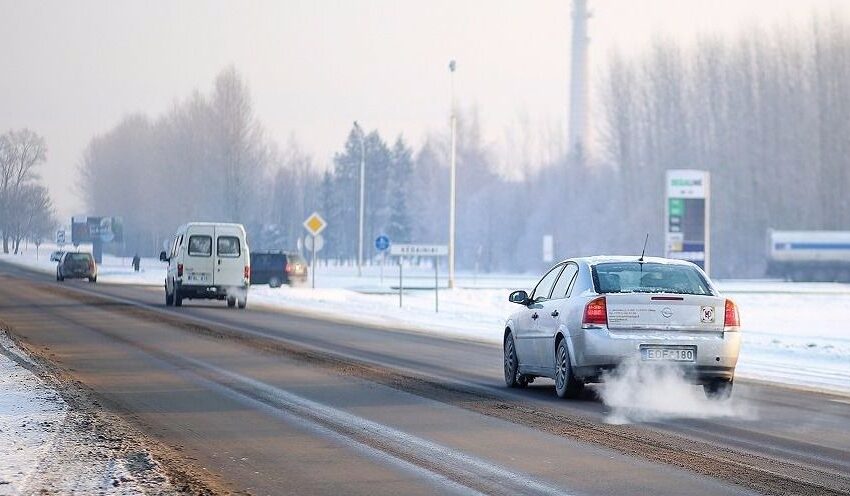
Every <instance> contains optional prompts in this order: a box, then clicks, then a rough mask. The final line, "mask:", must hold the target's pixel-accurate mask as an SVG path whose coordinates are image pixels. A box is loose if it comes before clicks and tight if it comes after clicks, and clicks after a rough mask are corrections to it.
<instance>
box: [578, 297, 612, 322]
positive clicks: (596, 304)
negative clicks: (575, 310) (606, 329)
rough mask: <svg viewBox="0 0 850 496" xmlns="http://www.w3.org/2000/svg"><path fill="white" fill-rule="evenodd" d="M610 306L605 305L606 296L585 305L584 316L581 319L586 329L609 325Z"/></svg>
mask: <svg viewBox="0 0 850 496" xmlns="http://www.w3.org/2000/svg"><path fill="white" fill-rule="evenodd" d="M607 325H608V307H607V306H606V305H605V297H604V296H600V297H599V298H596V299H593V300H590V301H589V302H588V303H587V305H585V307H584V316H583V317H582V319H581V327H582V328H584V329H587V328H591V327H596V326H607Z"/></svg>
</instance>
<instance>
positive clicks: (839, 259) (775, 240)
mask: <svg viewBox="0 0 850 496" xmlns="http://www.w3.org/2000/svg"><path fill="white" fill-rule="evenodd" d="M767 241H768V246H767V257H768V264H767V275H768V276H770V277H781V278H783V279H788V280H792V281H840V282H850V231H777V230H773V229H770V230H768V233H767Z"/></svg>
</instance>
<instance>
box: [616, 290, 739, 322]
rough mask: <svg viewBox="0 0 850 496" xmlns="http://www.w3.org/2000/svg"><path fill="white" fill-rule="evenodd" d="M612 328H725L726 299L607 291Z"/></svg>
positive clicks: (708, 296) (705, 296)
mask: <svg viewBox="0 0 850 496" xmlns="http://www.w3.org/2000/svg"><path fill="white" fill-rule="evenodd" d="M605 299H606V306H607V311H608V328H609V329H653V330H681V331H722V330H723V319H724V305H725V300H724V299H723V298H721V297H718V296H710V295H690V294H675V293H619V294H612V293H609V294H606V295H605Z"/></svg>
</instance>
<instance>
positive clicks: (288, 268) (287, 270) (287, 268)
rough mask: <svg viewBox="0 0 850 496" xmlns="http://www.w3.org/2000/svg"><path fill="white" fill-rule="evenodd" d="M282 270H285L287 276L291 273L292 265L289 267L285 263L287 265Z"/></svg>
mask: <svg viewBox="0 0 850 496" xmlns="http://www.w3.org/2000/svg"><path fill="white" fill-rule="evenodd" d="M284 270H286V273H287V274H289V273H290V272H292V265H290V264H289V263H287V264H286V268H285V269H284Z"/></svg>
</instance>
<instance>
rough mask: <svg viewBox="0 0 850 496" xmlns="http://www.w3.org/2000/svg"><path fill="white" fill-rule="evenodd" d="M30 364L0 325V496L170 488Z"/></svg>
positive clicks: (153, 467) (118, 495)
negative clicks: (64, 396)
mask: <svg viewBox="0 0 850 496" xmlns="http://www.w3.org/2000/svg"><path fill="white" fill-rule="evenodd" d="M22 364H26V367H24V366H23V365H22ZM28 367H37V365H36V364H35V363H34V362H33V361H31V360H30V359H29V357H28V356H27V355H26V354H25V353H24V352H23V351H22V350H20V349H19V348H17V346H15V344H14V343H13V342H12V340H11V339H9V337H8V336H7V335H6V334H5V332H4V331H2V330H0V496H6V495H13V494H106V495H115V496H123V495H135V494H147V493H150V492H156V493H159V494H170V493H174V492H175V491H174V490H173V487H172V486H171V485H170V482H169V481H168V480H167V478H166V477H164V476H163V475H162V474H161V470H160V469H159V466H158V465H157V464H156V463H155V462H153V461H152V460H151V459H150V457H149V455H147V453H145V452H143V451H139V450H138V449H136V447H135V446H133V447H132V448H133V449H132V450H128V445H127V443H125V441H124V439H122V438H121V437H117V436H110V435H109V434H110V432H111V431H110V428H109V427H106V426H104V425H103V424H102V423H101V422H99V421H97V420H96V417H93V416H92V415H90V414H89V413H87V412H81V411H77V410H75V409H73V408H71V407H69V406H68V404H67V403H66V402H65V400H64V399H63V398H62V396H60V395H59V393H58V392H57V391H56V390H55V389H54V388H53V387H52V386H51V385H50V384H47V383H45V382H44V381H43V380H42V379H41V378H39V377H38V376H37V375H36V374H34V373H33V372H31V371H30V370H29V368H28ZM151 490H153V491H151Z"/></svg>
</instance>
